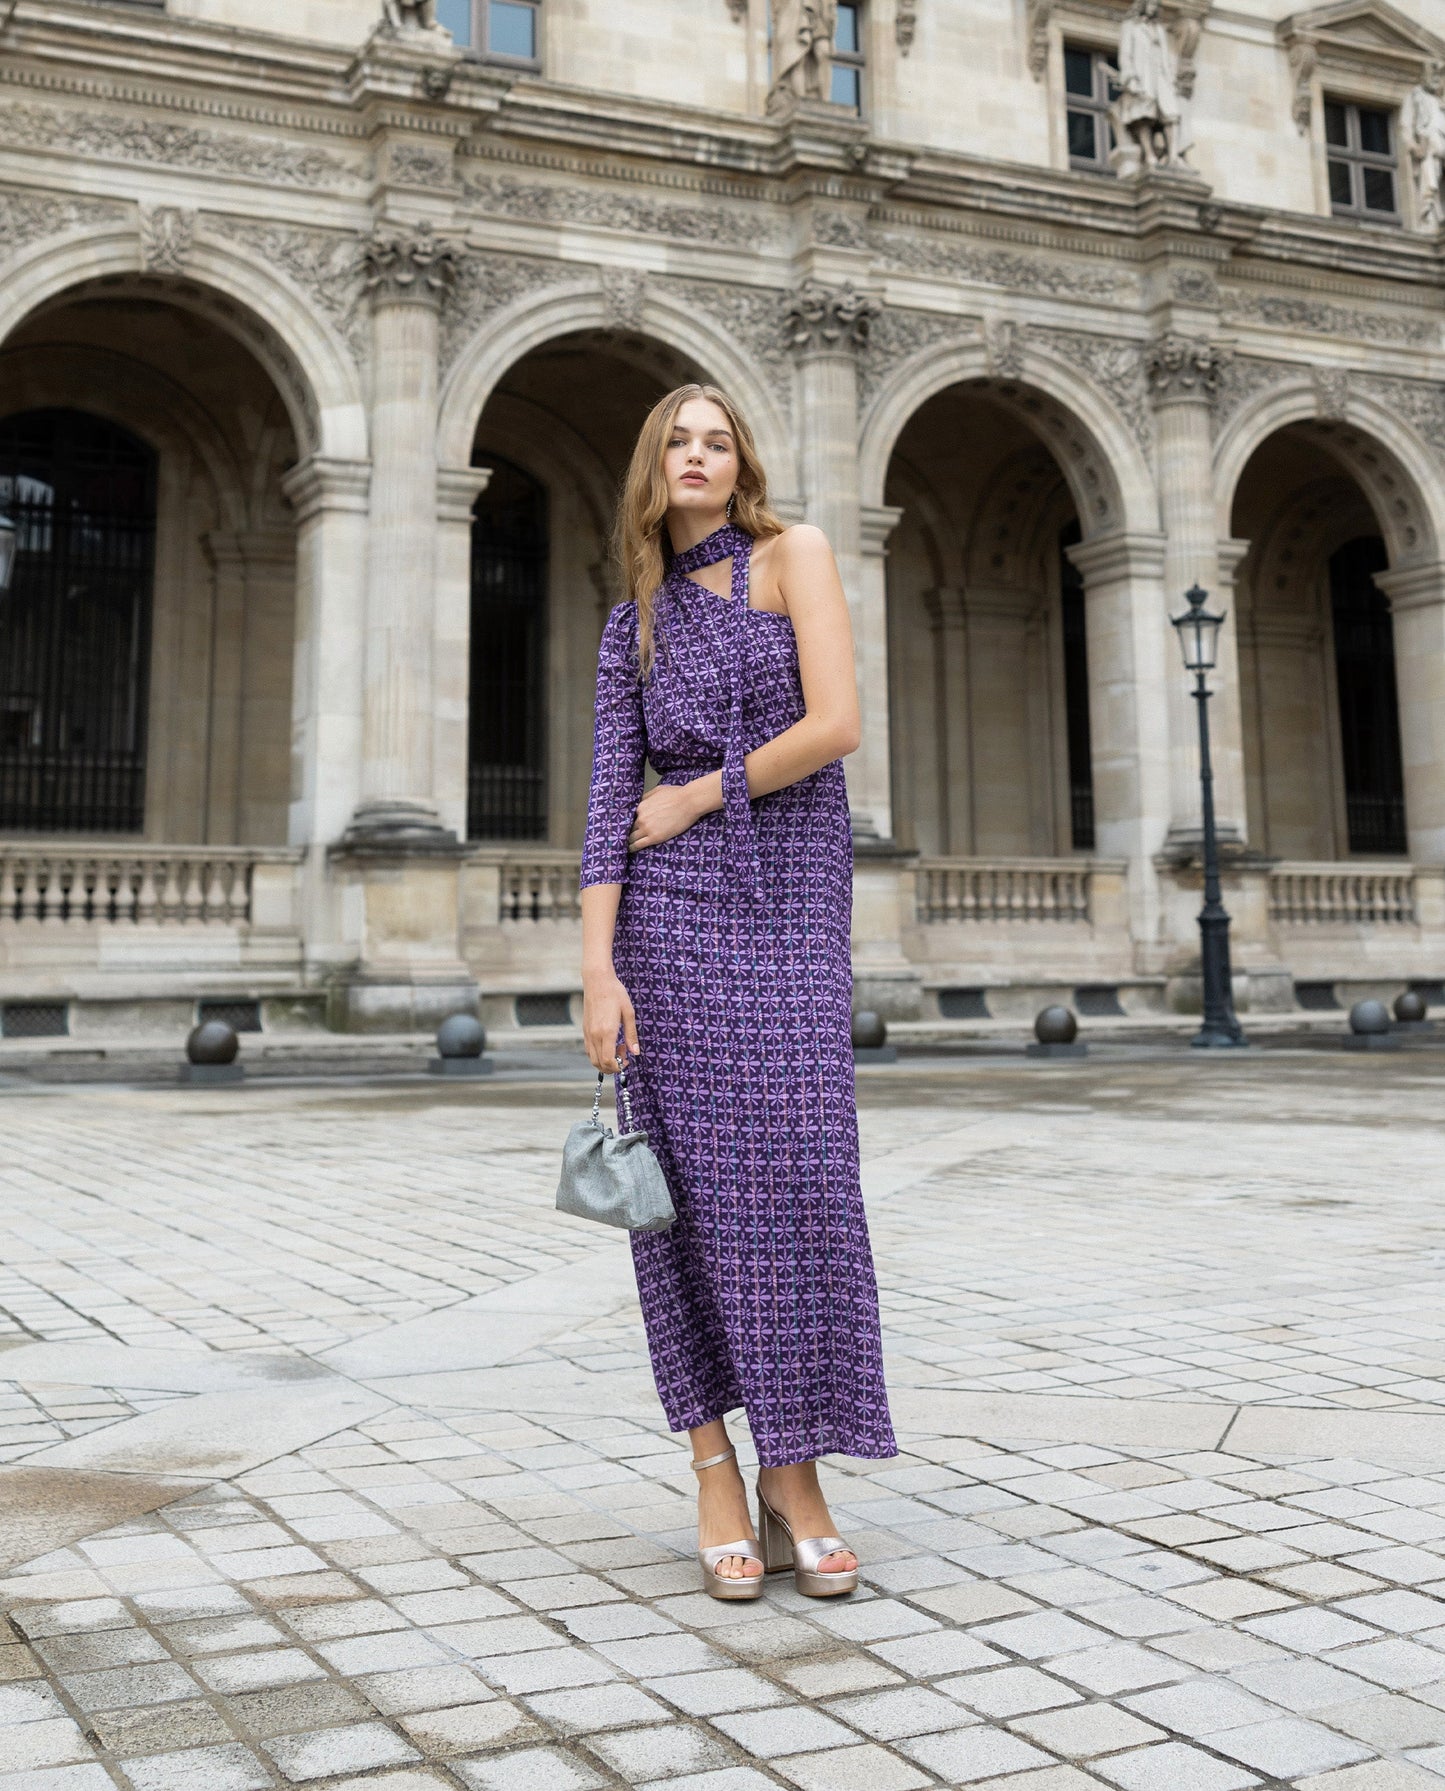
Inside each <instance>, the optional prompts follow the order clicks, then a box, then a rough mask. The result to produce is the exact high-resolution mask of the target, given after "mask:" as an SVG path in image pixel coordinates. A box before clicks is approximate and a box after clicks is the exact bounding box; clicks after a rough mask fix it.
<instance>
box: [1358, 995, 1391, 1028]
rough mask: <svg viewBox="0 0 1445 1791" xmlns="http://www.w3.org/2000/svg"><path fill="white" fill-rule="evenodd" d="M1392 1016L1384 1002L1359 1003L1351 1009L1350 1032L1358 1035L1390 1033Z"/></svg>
mask: <svg viewBox="0 0 1445 1791" xmlns="http://www.w3.org/2000/svg"><path fill="white" fill-rule="evenodd" d="M1389 1030H1390V1016H1389V1014H1388V1013H1387V1012H1386V1011H1385V1004H1384V1002H1383V1001H1357V1002H1356V1003H1355V1005H1354V1006H1353V1007H1352V1008H1351V1009H1350V1031H1351V1032H1353V1033H1356V1034H1366V1035H1368V1034H1370V1033H1377V1032H1388V1031H1389Z"/></svg>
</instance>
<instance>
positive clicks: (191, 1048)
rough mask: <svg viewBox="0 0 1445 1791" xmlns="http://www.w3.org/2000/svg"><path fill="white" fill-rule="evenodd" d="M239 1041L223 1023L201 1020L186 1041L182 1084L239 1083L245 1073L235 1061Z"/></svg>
mask: <svg viewBox="0 0 1445 1791" xmlns="http://www.w3.org/2000/svg"><path fill="white" fill-rule="evenodd" d="M240 1049H241V1040H240V1038H239V1036H238V1035H237V1032H236V1029H235V1027H234V1026H232V1025H230V1024H228V1022H226V1021H225V1020H203V1021H202V1022H201V1024H200V1025H199V1026H194V1027H192V1028H191V1032H190V1035H189V1037H188V1038H187V1039H186V1061H185V1062H184V1063H183V1064H182V1065H181V1081H182V1082H196V1083H212V1082H239V1081H241V1079H242V1078H243V1077H244V1075H245V1074H246V1072H245V1070H244V1069H243V1068H242V1066H241V1065H240V1064H239V1063H237V1062H236V1057H237V1054H238V1053H239V1051H240Z"/></svg>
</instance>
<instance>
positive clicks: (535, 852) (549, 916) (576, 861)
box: [467, 841, 582, 927]
mask: <svg viewBox="0 0 1445 1791" xmlns="http://www.w3.org/2000/svg"><path fill="white" fill-rule="evenodd" d="M467 864H468V867H469V868H470V869H471V870H472V872H473V873H474V875H475V874H478V873H479V874H480V876H481V879H482V881H483V886H484V887H488V893H489V894H491V895H492V903H491V904H489V905H493V906H494V912H493V913H492V915H491V916H490V921H491V924H492V925H494V926H504V927H506V926H513V925H521V926H527V925H531V924H535V923H538V922H542V921H558V920H560V921H569V922H574V923H575V922H577V921H580V920H581V918H582V903H581V898H580V892H579V890H578V887H577V879H578V876H579V874H580V871H581V866H582V855H581V853H580V852H576V851H571V850H568V849H567V848H566V847H562V846H543V845H537V844H533V843H530V842H522V841H519V842H518V843H517V844H516V845H514V846H512V845H508V846H480V847H473V849H472V850H471V851H470V852H469V853H468V855H467ZM477 918H478V919H479V920H485V919H486V918H487V917H485V916H483V915H481V914H478V915H477Z"/></svg>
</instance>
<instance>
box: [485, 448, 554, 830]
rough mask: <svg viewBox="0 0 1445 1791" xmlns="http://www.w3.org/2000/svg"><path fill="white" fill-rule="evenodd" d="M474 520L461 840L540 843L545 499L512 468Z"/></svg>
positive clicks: (498, 467) (500, 468) (503, 471)
mask: <svg viewBox="0 0 1445 1791" xmlns="http://www.w3.org/2000/svg"><path fill="white" fill-rule="evenodd" d="M480 458H481V464H483V465H485V466H490V467H491V469H492V477H491V480H490V482H489V483H488V485H487V489H486V490H485V491H484V492H483V493H482V495H481V496H480V497H479V498H478V499H477V501H476V504H475V506H474V508H473V510H472V663H471V708H470V720H469V730H468V755H467V758H468V763H467V836H468V838H469V839H474V840H475V839H512V840H535V839H543V838H545V837H546V833H547V788H546V784H547V766H546V740H547V732H546V713H545V702H544V691H545V685H544V679H545V675H546V654H547V494H546V492H545V491H543V489H542V487H541V486H540V485H539V484H538V483H537V481H536V480H535V479H533V478H531V477H530V475H528V474H527V473H524V472H523V471H522V469H521V468H520V467H517V466H513V465H512V464H511V462H510V461H507V460H500V459H498V458H497V457H496V456H495V455H493V454H488V455H485V456H483V457H480Z"/></svg>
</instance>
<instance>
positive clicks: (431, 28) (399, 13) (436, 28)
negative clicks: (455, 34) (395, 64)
mask: <svg viewBox="0 0 1445 1791" xmlns="http://www.w3.org/2000/svg"><path fill="white" fill-rule="evenodd" d="M381 18H382V23H383V24H384V25H385V26H386V28H387V30H388V31H395V32H397V33H398V34H399V35H400V36H403V37H416V36H419V35H420V34H422V33H423V32H425V33H427V34H430V33H432V32H441V31H442V27H441V26H440V25H439V24H438V23H437V5H436V0H381Z"/></svg>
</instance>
